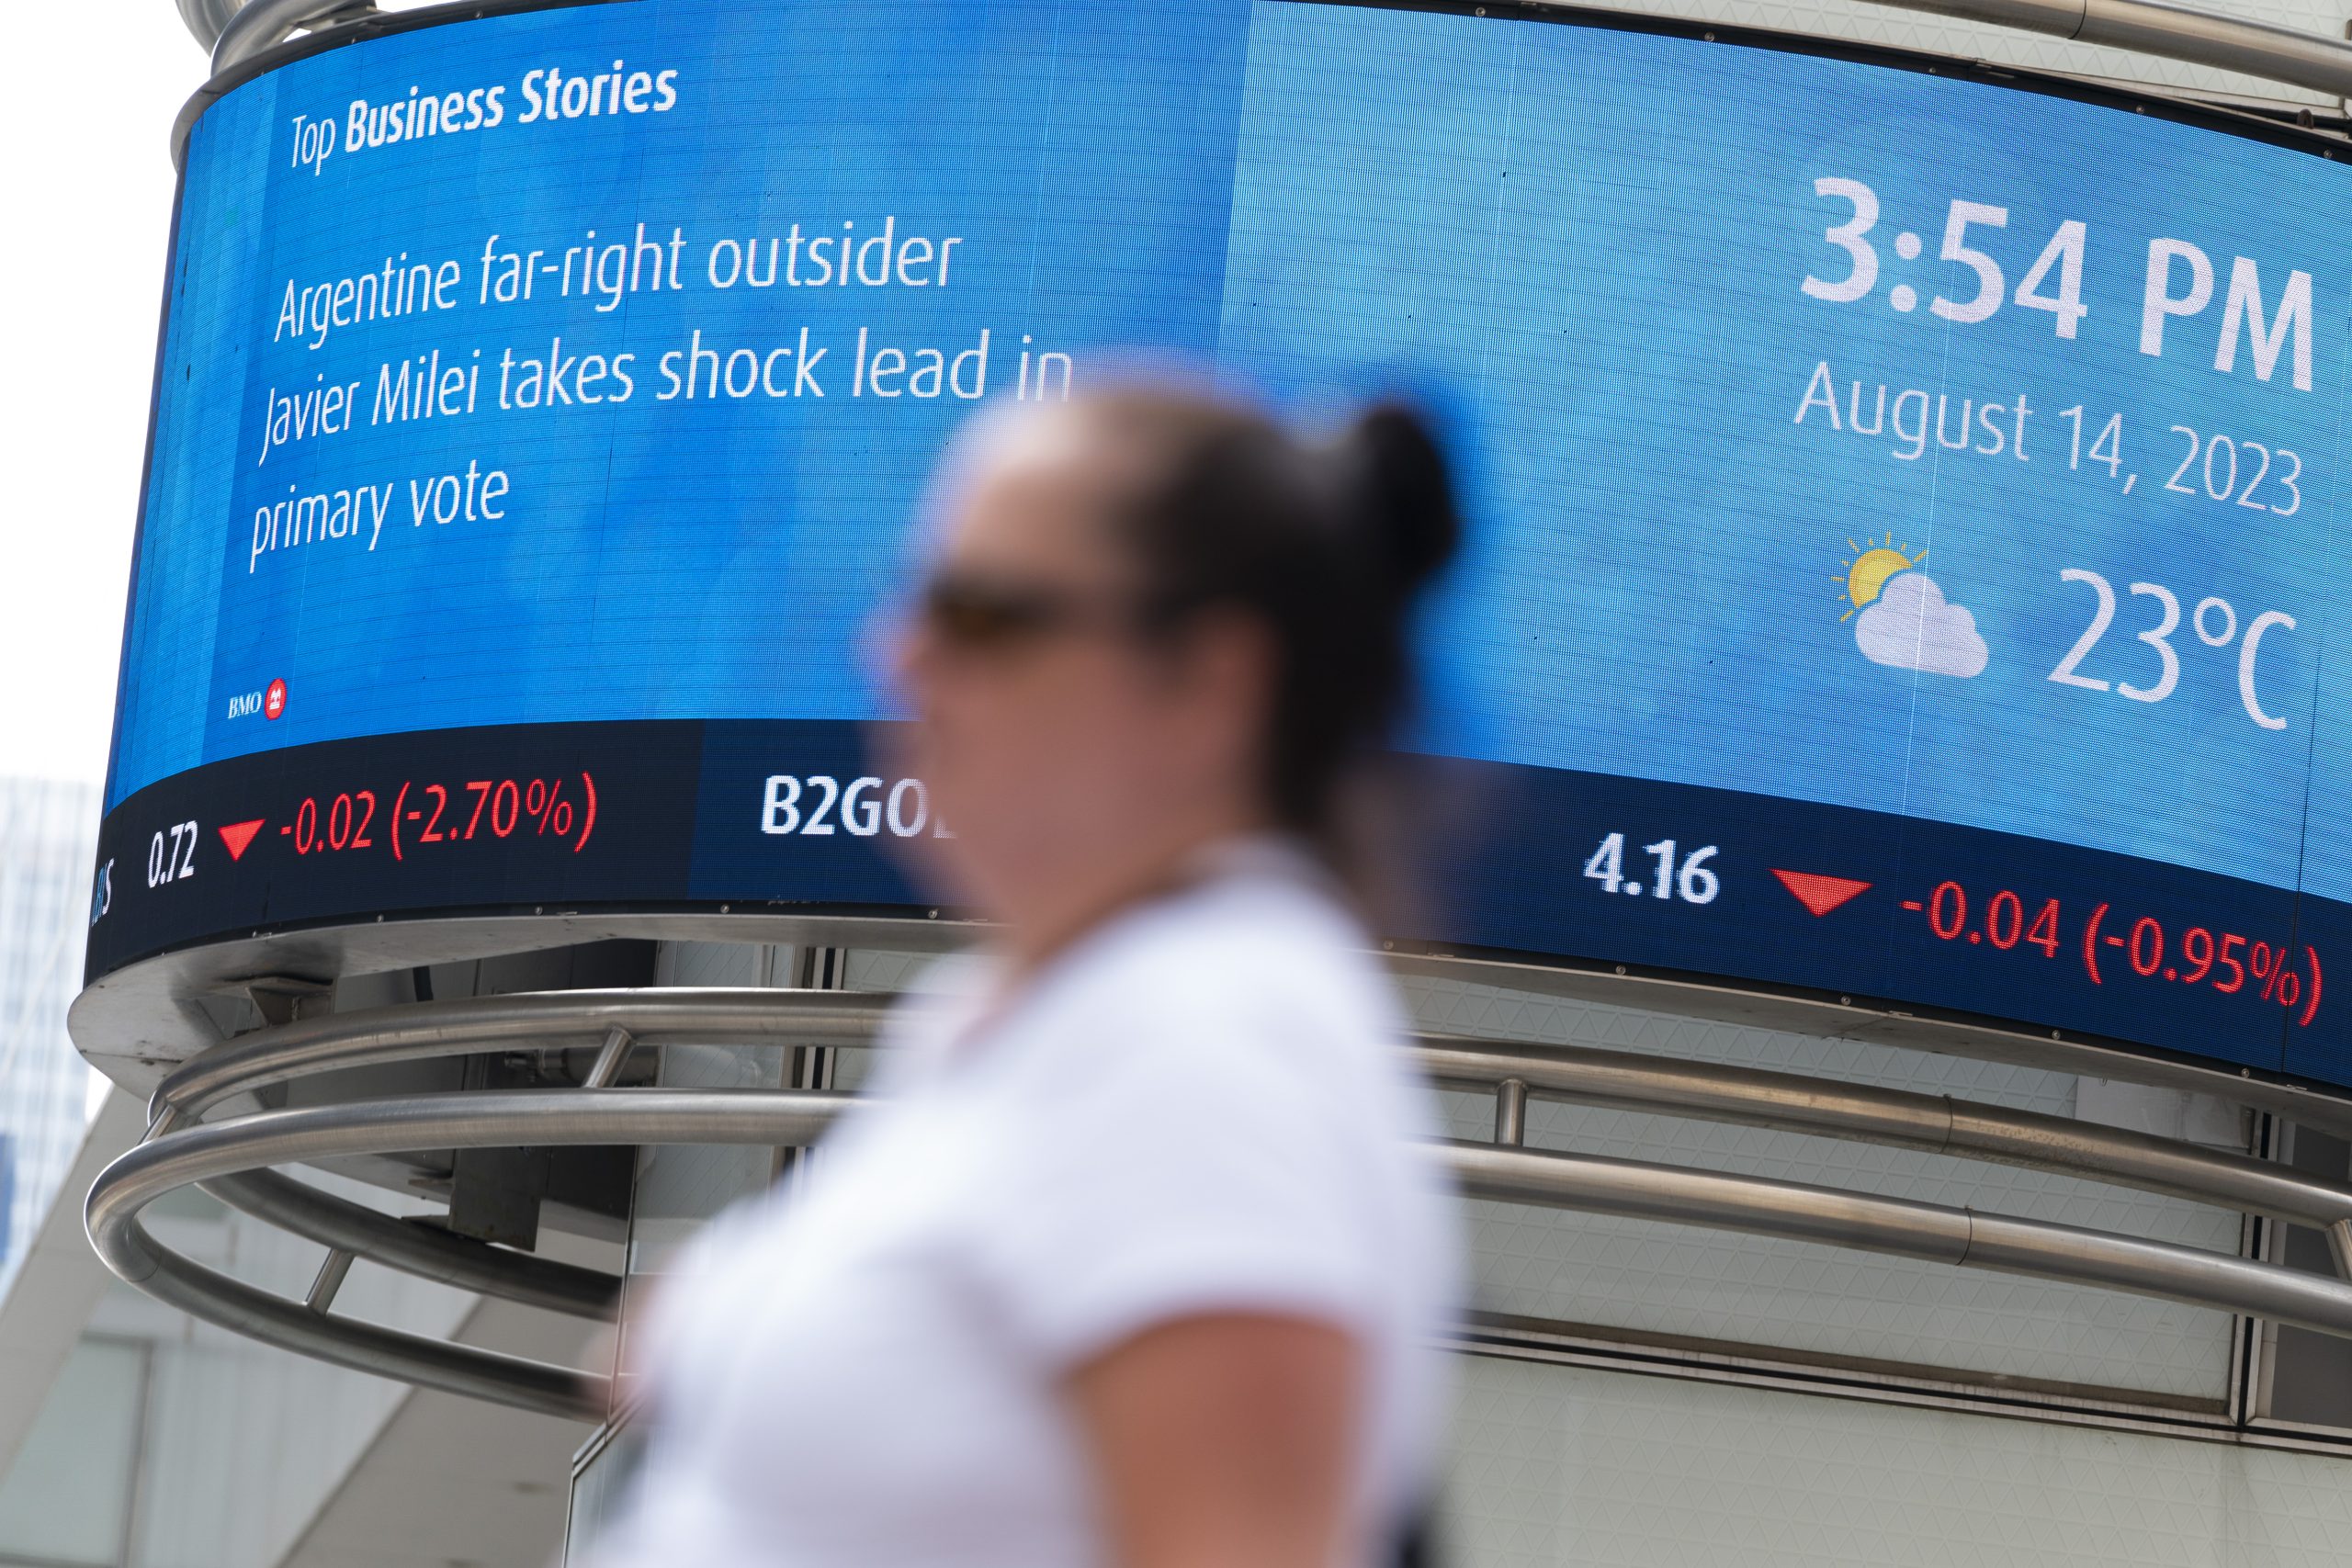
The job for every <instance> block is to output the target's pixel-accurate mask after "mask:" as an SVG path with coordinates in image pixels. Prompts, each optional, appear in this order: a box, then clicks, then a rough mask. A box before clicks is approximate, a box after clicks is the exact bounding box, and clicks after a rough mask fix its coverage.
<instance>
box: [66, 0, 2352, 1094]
mask: <svg viewBox="0 0 2352 1568" xmlns="http://www.w3.org/2000/svg"><path fill="white" fill-rule="evenodd" d="M1487 9H1488V10H1491V11H1493V12H1494V13H1495V14H1494V15H1485V14H1477V13H1474V12H1473V11H1471V10H1470V9H1469V8H1466V7H1465V8H1464V9H1463V10H1461V11H1456V12H1446V11H1440V10H1430V9H1414V10H1401V9H1399V10H1390V9H1382V8H1377V7H1374V6H1355V5H1339V4H1320V3H1314V0H1161V3H1157V4H1153V5H1150V6H1068V5H1064V4H1060V3H1058V0H995V3H992V4H989V5H987V6H973V5H970V4H968V3H967V0H907V3H906V4H901V5H896V6H887V7H871V6H869V7H846V8H844V7H841V6H817V5H813V4H808V3H805V0H793V3H786V0H762V3H749V0H634V3H628V4H605V5H593V6H579V7H574V8H565V9H537V10H532V11H528V12H518V13H515V14H511V15H503V16H492V17H484V18H481V19H476V20H469V21H464V22H459V23H450V24H445V25H439V26H431V27H418V28H408V29H406V30H401V29H399V28H391V29H389V30H385V31H383V32H382V34H381V36H375V37H370V38H368V39H364V40H362V41H359V42H356V43H351V44H348V45H345V46H344V47H334V48H326V49H323V50H322V51H319V52H315V53H313V54H311V55H309V56H307V57H304V58H301V59H299V60H296V61H295V62H292V63H289V64H287V65H285V66H283V67H281V68H279V69H277V70H274V71H271V72H269V73H266V74H263V75H261V76H259V77H258V78H257V79H255V80H254V81H252V82H250V83H248V84H246V85H243V86H240V87H238V88H237V89H235V90H234V91H233V92H232V93H230V94H229V95H228V96H226V97H225V98H224V99H223V100H222V101H220V103H218V104H217V105H216V106H215V107H212V108H211V109H210V110H209V112H207V113H206V114H205V115H204V116H203V118H201V120H200V121H199V122H198V124H197V126H196V128H195V131H194V135H193V139H192V141H191V142H190V145H189V148H188V153H187V172H186V177H185V184H184V187H183V194H182V198H181V209H180V214H179V225H178V232H177V240H176V248H175V254H174V257H173V260H172V264H171V270H170V276H169V282H168V292H167V318H166V327H165V333H164V344H163V350H162V355H161V359H160V371H159V374H160V380H159V387H158V394H157V401H156V412H155V423H154V432H153V449H152V455H151V459H150V472H149V475H148V481H147V487H146V495H145V501H144V513H143V516H142V518H141V534H140V542H139V547H138V554H137V563H136V568H135V573H136V576H135V581H134V583H133V588H132V596H131V601H130V618H129V631H128V645H127V649H126V652H125V655H124V679H123V684H122V696H121V704H120V711H119V717H118V728H117V736H116V744H115V752H114V761H113V773H112V780H111V783H110V785H109V789H108V795H107V804H108V813H107V819H106V824H105V830H104V840H103V843H102V848H101V851H100V859H101V867H100V872H101V874H100V878H99V884H98V890H97V894H96V900H95V902H94V904H93V920H92V925H91V931H90V946H89V971H90V974H91V976H93V977H94V978H95V977H96V976H102V975H104V974H105V973H107V972H108V971H109V970H111V969H113V968H115V967H118V966H119V965H121V964H125V963H128V962H130V961H132V960H135V959H137V958H140V957H141V956H144V955H149V954H153V953H158V952H162V951H164V950H167V949H170V948H173V947H175V946H182V945H186V944H188V943H192V942H201V941H204V940H207V939H211V938H217V937H220V936H225V935H239V936H242V935H247V934H251V933H252V932H254V931H265V930H277V929H283V928H287V927H290V926H296V925H300V924H303V923H314V922H324V921H334V920H338V919H371V918H375V917H378V916H386V917H390V918H398V917H400V916H402V915H409V914H424V913H431V912H446V911H451V910H484V909H496V910H516V909H519V910H525V911H527V910H529V909H533V908H544V909H548V910H553V909H556V908H567V909H568V908H585V907H594V906H604V907H613V906H631V907H639V908H666V907H681V906H692V907H703V906H711V907H715V906H717V905H719V904H721V903H725V904H728V905H729V906H730V907H732V908H745V907H769V906H793V905H828V906H834V907H871V906H897V905H903V904H905V903H906V902H908V901H909V900H910V898H911V897H913V896H912V895H911V894H910V891H909V889H908V888H907V887H906V886H904V884H903V883H902V882H901V881H900V880H899V874H898V873H897V872H895V871H894V870H892V869H891V863H890V861H889V859H888V856H887V854H886V853H885V851H886V850H887V848H888V844H889V842H890V840H892V839H893V838H896V837H905V836H909V835H914V834H921V833H925V832H931V831H935V830H936V824H935V822H934V821H933V817H932V814H931V807H930V802H929V800H928V798H927V796H926V794H925V791H924V790H923V787H922V783H921V781H919V780H910V779H901V778H892V777H885V776H879V775H877V774H876V773H869V772H868V770H867V768H866V766H865V763H864V762H863V761H861V757H862V755H863V751H862V748H861V741H860V736H861V733H862V729H861V727H862V726H863V725H865V724H866V723H869V722H871V721H874V720H876V719H887V718H888V712H889V709H888V696H887V694H885V693H883V692H881V691H880V690H878V689H877V686H876V682H875V680H874V677H873V674H872V670H871V662H870V660H869V658H868V656H867V654H866V652H865V649H866V647H867V644H868V638H869V628H870V626H871V625H872V623H873V621H874V619H875V617H876V615H877V613H878V612H879V611H880V610H881V609H882V608H883V607H885V606H887V604H888V603H889V602H890V599H891V596H892V595H893V594H894V593H895V592H899V590H900V588H901V587H902V582H903V574H904V572H905V570H906V566H907V561H908V558H909V545H908V533H909V530H910V526H911V524H910V518H911V517H912V516H913V514H914V513H915V511H916V508H917V504H918V499H919V496H920V493H921V491H922V487H923V485H924V482H925V479H926V478H927V476H928V474H929V472H930V470H931V468H932V467H933V463H934V461H935V460H936V458H937V457H938V455H939V453H940V451H941V448H942V446H943V444H944V442H945V441H946V440H947V439H948V437H949V436H950V434H951V433H952V432H953V431H954V430H955V429H956V427H957V425H958V423H960V422H961V421H963V420H964V419H966V418H967V416H968V415H969V414H970V413H971V412H972V411H973V410H975V409H977V408H978V407H980V406H981V405H982V404H984V403H989V402H999V403H1001V402H1005V401H1008V400H1010V401H1015V402H1018V401H1023V400H1041V399H1042V400H1053V399H1058V398H1063V397H1066V396H1068V395H1069V393H1070V391H1071V390H1072V389H1080V388H1083V387H1084V386H1086V385H1087V384H1088V380H1089V378H1090V376H1091V375H1095V374H1099V373H1102V372H1103V370H1104V367H1107V366H1110V365H1112V364H1114V362H1115V361H1116V360H1117V359H1118V357H1119V356H1120V355H1122V354H1123V353H1125V351H1128V350H1132V349H1136V348H1145V349H1149V350H1155V351H1172V352H1175V353H1177V354H1180V355H1186V356H1189V357H1191V358H1192V359H1193V360H1195V361H1198V362H1204V363H1207V364H1210V365H1213V366H1214V367H1216V370H1217V372H1218V373H1219V374H1220V375H1223V376H1227V377H1230V378H1232V379H1233V380H1234V381H1235V382H1236V383H1237V384H1239V385H1244V386H1247V387H1250V388H1253V389H1258V390H1260V391H1261V392H1263V393H1264V394H1266V395H1268V396H1271V397H1272V398H1273V399H1275V400H1277V401H1279V402H1281V403H1282V404H1283V405H1284V406H1286V407H1289V408H1292V409H1294V410H1296V411H1300V412H1302V413H1303V414H1306V415H1313V414H1315V413H1317V412H1323V413H1328V412H1331V411H1335V410H1338V409H1340V408H1342V407H1344V406H1345V405H1346V404H1347V403H1348V402H1349V400H1351V399H1354V398H1358V397H1361V396H1363V395H1364V394H1365V393H1368V392H1373V391H1382V390H1397V389H1403V390H1406V391H1408V392H1410V393H1413V394H1415V395H1418V396H1420V397H1422V398H1424V399H1425V400H1428V401H1430V404H1431V405H1432V406H1434V407H1436V408H1438V409H1440V410H1441V411H1442V412H1443V415H1444V417H1445V419H1446V420H1447V421H1448V422H1449V423H1450V424H1451V426H1452V428H1453V432H1454V436H1455V439H1456V443H1457V446H1458V449H1459V451H1460V453H1461V455H1462V463H1463V468H1464V482H1465V486H1466V490H1467V493H1468V499H1469V503H1470V510H1471V512H1472V514H1473V517H1474V532H1473V536H1472V541H1471V546H1470V549H1469V551H1468V554H1467V557H1466V558H1465V559H1464V562H1463V563H1462V565H1461V567H1460V569H1459V570H1457V571H1456V572H1455V573H1454V575H1453V578H1452V579H1451V580H1450V581H1449V582H1448V584H1447V585H1446V587H1445V589H1444V591H1443V593H1442V600H1441V602H1440V603H1439V604H1437V605H1436V606H1435V608H1434V610H1433V612H1432V614H1431V615H1430V621H1429V624H1428V626H1427V644H1428V654H1427V662H1428V670H1427V674H1426V682H1425V690H1426V696H1427V711H1426V712H1425V713H1424V714H1423V716H1422V717H1421V719H1420V720H1419V728H1418V730H1417V731H1416V733H1415V734H1414V735H1413V736H1412V737H1411V738H1410V741H1411V749H1412V750H1415V751H1417V752H1419V753H1424V754H1426V755H1428V756H1429V757H1430V758H1433V759H1438V760H1440V761H1442V764H1443V766H1445V767H1447V768H1449V769H1453V770H1455V771H1456V772H1457V773H1460V774H1461V775H1463V776H1464V778H1465V779H1466V780H1467V781H1468V782H1470V783H1471V784H1474V785H1475V786H1476V787H1475V788H1474V789H1473V790H1472V791H1471V793H1470V796H1469V797H1470V798H1474V799H1476V800H1477V801H1478V802H1479V803H1480V805H1479V807H1478V810H1477V813H1476V816H1477V818H1479V819H1478V820H1476V821H1474V822H1468V823H1454V824H1451V825H1449V826H1447V827H1445V828H1444V829H1442V831H1443V832H1445V833H1447V834H1457V833H1458V834H1459V835H1460V837H1461V840H1462V841H1461V843H1460V844H1459V845H1458V846H1457V845H1454V844H1453V843H1451V842H1446V843H1439V844H1436V845H1434V846H1431V847H1432V848H1433V849H1434V851H1435V852H1436V854H1437V858H1438V859H1439V861H1440V862H1441V863H1443V864H1445V865H1446V866H1448V868H1449V869H1448V871H1447V874H1446V877H1445V881H1446V892H1447V893H1448V895H1449V896H1450V897H1449V901H1448V905H1447V912H1446V914H1445V915H1444V916H1443V917H1442V919H1441V920H1439V921H1437V922H1436V923H1437V924H1439V925H1441V926H1442V929H1436V930H1430V931H1419V932H1413V931H1400V932H1398V933H1397V935H1399V936H1400V937H1413V938H1419V939H1425V940H1430V941H1434V942H1445V943H1449V944H1455V945H1458V946H1461V947H1464V948H1476V949H1481V950H1492V951H1498V952H1506V953H1532V954H1541V955H1550V956H1554V957H1557V958H1560V959H1564V960H1567V961H1572V962H1581V963H1601V964H1627V965H1642V966H1649V967H1655V968H1660V969H1668V970H1675V971H1684V972H1692V973H1698V974H1704V975H1710V976H1732V977H1736V978H1741V979H1746V980H1753V981H1759V982H1764V983H1768V984H1772V985H1778V986H1783V987H1800V988H1806V989H1812V990H1821V991H1828V992H1832V993H1838V994H1849V995H1852V996H1855V997H1856V998H1879V999H1886V1000H1893V1001H1894V1002H1895V1003H1897V1004H1898V1005H1902V1006H1908V1007H1917V1008H1925V1009H1929V1010H1950V1011H1952V1012H1956V1013H1962V1014H1967V1015H1973V1016H1979V1017H1986V1018H1993V1019H1998V1020H2006V1021H2021V1022H2025V1023H2029V1024H2031V1025H2033V1026H2035V1027H2038V1028H2050V1029H2056V1030H2062V1031H2070V1032H2081V1033H2084V1034H2086V1035H2096V1036H2101V1037H2106V1038H2110V1039H2116V1040H2121V1041H2126V1042H2131V1043H2139V1044H2143V1045H2147V1046H2154V1047H2158V1048H2161V1049H2165V1050H2168V1051H2173V1052H2179V1053H2187V1054H2191V1055H2199V1056H2202V1057H2207V1058H2212V1059H2218V1060H2221V1061H2225V1062H2228V1063H2231V1064H2235V1065H2243V1066H2249V1067H2258V1068H2261V1069H2264V1070H2267V1071H2272V1072H2281V1073H2286V1074H2290V1075H2295V1076H2298V1077H2303V1078H2306V1079H2309V1080H2312V1081H2317V1082H2322V1083H2330V1082H2335V1083H2346V1082H2352V1044H2348V1042H2352V840H2347V838H2346V721H2345V715H2346V692H2347V682H2352V650H2347V649H2337V650H2335V652H2334V653H2332V654H2331V653H2330V651H2329V649H2328V643H2329V639H2330V637H2332V636H2333V618H2334V615H2335V611H2336V608H2337V603H2338V601H2339V600H2340V599H2341V598H2342V596H2343V590H2342V587H2341V585H2340V583H2339V581H2338V580H2337V579H2335V578H2334V577H2333V576H2331V574H2330V572H2329V570H2326V566H2325V563H2326V562H2328V561H2329V560H2331V559H2332V558H2334V551H2335V518H2336V500H2335V497H2336V491H2337V482H2338V481H2337V473H2338V470H2339V467H2340V459H2341V456H2342V449H2343V444H2344V438H2343V412H2342V411H2343V408H2344V404H2345V399H2346V392H2347V386H2348V385H2352V384H2348V383H2347V362H2346V347H2347V344H2346V278H2345V276H2343V273H2342V269H2341V268H2340V267H2339V266H2338V265H2336V264H2335V262H2334V261H2331V260H2330V258H2331V257H2335V256H2337V255H2339V254H2340V250H2341V240H2342V235H2343V234H2344V233H2345V232H2346V227H2347V223H2352V185H2347V180H2352V175H2347V173H2346V170H2344V169H2343V168H2341V167H2339V166H2338V165H2337V164H2335V162H2333V161H2332V160H2331V159H2329V158H2326V157H2323V156H2321V155H2318V152H2317V151H2316V148H2317V144H2316V143H2312V144H2310V145H2303V144H2299V143H2297V142H2296V141H2294V140H2293V137H2292V133H2291V132H2287V131H2279V132H2278V133H2276V135H2275V137H2273V138H2272V139H2270V140H2263V139H2259V138H2256V137H2253V136H2249V135H2246V134H2241V133H2235V132H2233V131H2230V130H2223V129H2222V128H2221V127H2220V126H2219V125H2218V123H2204V122H2199V121H2197V120H2195V119H2193V118H2181V117H2180V116H2181V113H2183V112H2185V111H2176V112H2171V113H2168V112H2166V111H2164V110H2163V109H2161V108H2160V107H2158V106H2155V105H2152V104H2144V105H2143V104H2134V103H2132V102H2130V101H2127V100H2121V99H2114V100H2100V99H2097V98H2095V97H2085V96H2063V95H2060V94H2058V93H2055V92H2046V91H2029V90H2024V89H2022V88H2019V87H2017V86H2013V85H2012V86H2005V85H1998V84H1996V83H1994V82H1991V81H1989V80H1987V81H1978V80H1970V79H1966V73H1964V72H1960V71H1957V70H1956V69H1955V68H1953V67H1951V66H1949V65H1945V66H1937V65H1935V64H1933V63H1932V62H1925V61H1919V60H1905V59H1903V58H1899V57H1893V56H1871V57H1868V58H1864V57H1860V56H1848V55H1838V54H1836V53H1834V52H1833V53H1813V52H1804V51H1796V50H1793V49H1791V48H1785V47H1766V46H1764V44H1763V43H1761V42H1759V41H1758V40H1756V39H1747V40H1746V41H1739V40H1735V39H1731V38H1730V36H1729V35H1724V37H1723V38H1720V39H1718V38H1715V37H1713V36H1712V35H1707V36H1701V35H1694V34H1691V33H1683V32H1677V31H1675V30H1674V29H1672V28H1669V27H1668V26H1667V25H1665V24H1657V25H1652V24H1638V25H1637V24H1634V23H1632V22H1630V21H1629V20H1627V19H1625V18H1619V19H1618V20H1619V22H1620V23H1622V24H1623V25H1604V21H1603V19H1602V18H1599V17H1595V16H1592V15H1589V14H1586V15H1582V16H1569V17H1563V16H1561V15H1560V14H1558V13H1552V14H1550V15H1549V16H1547V17H1535V16H1532V15H1528V16H1521V15H1518V14H1515V13H1513V14H1508V15H1507V14H1506V13H1507V12H1509V10H1510V8H1509V7H1506V6H1489V7H1488V8H1487ZM1430 831H1431V832H1432V833H1437V832H1439V831H1441V829H1439V828H1437V827H1436V826H1434V825H1433V826H1432V827H1431V829H1430ZM2339 991H2340V992H2342V993H2343V994H2342V995H2341V996H2340V997H2339V996H2338V995H2337V993H2338V992H2339Z"/></svg>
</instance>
